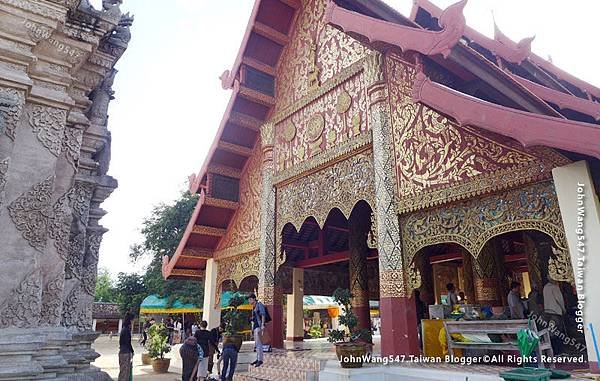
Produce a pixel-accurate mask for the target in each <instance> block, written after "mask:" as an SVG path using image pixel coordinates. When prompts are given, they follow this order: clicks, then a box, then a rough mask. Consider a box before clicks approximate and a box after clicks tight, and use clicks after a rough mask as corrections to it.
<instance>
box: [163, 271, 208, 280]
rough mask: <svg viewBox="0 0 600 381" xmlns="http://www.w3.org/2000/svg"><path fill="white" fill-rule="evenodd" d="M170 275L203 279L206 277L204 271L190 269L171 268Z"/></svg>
mask: <svg viewBox="0 0 600 381" xmlns="http://www.w3.org/2000/svg"><path fill="white" fill-rule="evenodd" d="M169 276H172V277H185V278H193V279H202V278H204V271H202V270H190V269H173V270H171V274H169Z"/></svg>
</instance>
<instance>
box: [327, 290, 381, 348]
mask: <svg viewBox="0 0 600 381" xmlns="http://www.w3.org/2000/svg"><path fill="white" fill-rule="evenodd" d="M333 300H335V302H336V303H338V304H340V305H341V306H342V313H341V314H340V316H339V323H340V324H342V325H344V326H346V328H348V331H346V330H341V329H334V330H332V331H331V332H330V333H329V337H328V338H327V340H328V341H329V342H331V343H340V342H351V343H352V342H357V341H363V342H369V343H370V342H372V340H373V333H372V332H371V330H370V329H358V318H357V317H356V315H354V313H353V312H352V303H351V300H352V294H351V293H350V290H348V289H345V288H338V289H336V290H335V292H334V293H333Z"/></svg>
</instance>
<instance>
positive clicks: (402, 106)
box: [387, 56, 568, 213]
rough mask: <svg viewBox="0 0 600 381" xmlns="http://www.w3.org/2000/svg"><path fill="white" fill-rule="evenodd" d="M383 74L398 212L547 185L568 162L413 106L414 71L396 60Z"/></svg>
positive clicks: (391, 62) (403, 62)
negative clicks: (528, 185) (533, 184)
mask: <svg viewBox="0 0 600 381" xmlns="http://www.w3.org/2000/svg"><path fill="white" fill-rule="evenodd" d="M387 72H388V81H389V82H388V83H389V89H390V90H389V91H390V102H391V109H392V115H391V116H392V123H393V126H394V132H393V139H394V147H395V155H396V171H397V182H398V193H399V202H398V212H399V213H404V212H407V211H411V210H417V209H421V208H426V207H429V206H435V205H440V204H443V203H446V202H452V201H456V200H461V199H464V198H468V197H472V196H475V195H480V194H484V193H490V192H495V191H498V190H502V189H507V188H512V187H516V186H519V185H521V184H524V183H530V182H534V181H539V180H547V179H550V178H551V177H552V174H551V170H552V168H554V167H556V166H561V165H564V164H566V163H568V160H567V159H565V158H564V157H562V156H561V155H559V154H557V153H555V152H554V151H553V150H550V149H545V148H535V149H525V148H523V147H522V146H521V145H520V144H519V143H518V142H516V141H514V140H511V139H509V138H506V137H503V136H500V135H496V134H492V133H489V132H486V131H483V130H480V129H477V128H474V127H469V126H459V125H458V124H457V123H456V122H454V121H452V120H450V119H448V118H447V117H445V116H443V115H441V114H439V113H438V112H436V111H435V110H433V109H431V108H429V107H427V106H425V105H423V104H421V103H414V102H413V100H412V86H413V82H414V80H415V76H416V68H415V67H413V66H412V65H411V64H409V63H407V62H405V61H402V60H401V59H400V58H397V57H395V56H392V57H391V58H388V59H387Z"/></svg>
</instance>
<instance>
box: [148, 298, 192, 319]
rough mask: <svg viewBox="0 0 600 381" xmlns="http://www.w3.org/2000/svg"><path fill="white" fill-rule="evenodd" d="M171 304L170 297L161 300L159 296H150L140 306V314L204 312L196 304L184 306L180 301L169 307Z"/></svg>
mask: <svg viewBox="0 0 600 381" xmlns="http://www.w3.org/2000/svg"><path fill="white" fill-rule="evenodd" d="M168 302H169V298H168V297H164V298H161V297H160V296H158V295H149V296H147V297H146V299H144V300H143V301H142V304H141V305H140V313H143V314H187V313H198V312H202V308H200V307H198V306H197V305H195V304H192V303H187V304H184V303H182V302H181V301H179V300H175V301H174V302H173V303H172V304H171V306H169V307H167V305H168Z"/></svg>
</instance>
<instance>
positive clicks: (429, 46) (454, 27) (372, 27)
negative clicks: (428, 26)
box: [325, 0, 467, 57]
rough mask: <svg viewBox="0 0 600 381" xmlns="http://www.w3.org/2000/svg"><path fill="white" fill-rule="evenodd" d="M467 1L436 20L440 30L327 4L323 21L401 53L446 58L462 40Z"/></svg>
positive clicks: (463, 1) (443, 13)
mask: <svg viewBox="0 0 600 381" xmlns="http://www.w3.org/2000/svg"><path fill="white" fill-rule="evenodd" d="M466 4H467V0H461V1H459V2H458V3H455V4H453V5H451V6H449V7H448V8H446V10H444V12H442V15H441V16H440V18H439V24H440V26H441V27H442V28H443V29H442V30H440V31H430V30H425V29H419V28H413V27H409V26H404V25H400V24H396V23H392V22H388V21H383V20H379V19H375V18H373V17H369V16H365V15H362V14H360V13H356V12H352V11H350V10H347V9H345V8H342V7H340V6H338V5H336V4H335V3H334V2H333V1H332V0H331V1H329V4H328V5H327V9H326V10H325V22H328V23H330V24H333V25H337V26H338V27H340V28H341V29H342V30H343V31H344V32H346V33H350V32H353V33H357V34H360V35H362V36H364V37H366V38H368V39H369V41H370V42H385V43H388V44H392V45H395V46H398V47H400V48H401V49H402V50H403V51H409V50H411V51H416V52H419V53H422V54H425V55H428V56H431V55H435V54H442V55H443V56H444V57H446V56H447V55H448V54H449V53H450V50H451V49H452V47H453V46H454V45H456V44H457V43H458V41H459V40H460V38H461V37H462V35H463V33H464V29H465V25H466V21H465V17H464V16H463V13H462V11H463V8H464V7H465V5H466Z"/></svg>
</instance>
